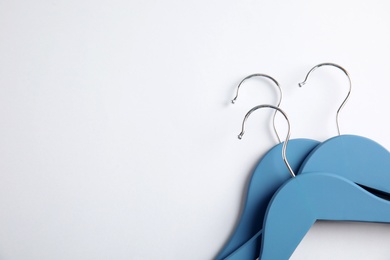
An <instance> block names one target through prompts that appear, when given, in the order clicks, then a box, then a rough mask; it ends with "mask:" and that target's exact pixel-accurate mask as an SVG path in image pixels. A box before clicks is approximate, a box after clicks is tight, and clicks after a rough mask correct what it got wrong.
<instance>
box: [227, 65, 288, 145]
mask: <svg viewBox="0 0 390 260" xmlns="http://www.w3.org/2000/svg"><path fill="white" fill-rule="evenodd" d="M253 77H265V78H268V79H270V80H272V81H273V82H274V83H275V85H276V86H277V87H278V89H279V93H280V98H279V103H278V104H277V106H278V107H279V106H280V103H281V102H282V97H283V94H282V89H281V88H280V85H279V83H278V82H277V81H276V80H275V79H274V78H273V77H271V76H268V75H266V74H260V73H256V74H251V75H249V76H247V77H245V78H244V79H243V80H241V82H240V84H238V86H237V92H236V96H235V97H234V98H233V99H232V104H235V102H236V100H237V98H238V93H239V91H240V87H241V84H242V83H244V81H245V80H247V79H250V78H253ZM276 113H277V111H275V114H274V117H273V127H274V131H275V134H276V137H277V138H278V141H279V143H281V141H280V137H279V135H278V131H277V130H276V126H275V116H276Z"/></svg>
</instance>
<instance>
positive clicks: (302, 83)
mask: <svg viewBox="0 0 390 260" xmlns="http://www.w3.org/2000/svg"><path fill="white" fill-rule="evenodd" d="M321 66H333V67H336V68H338V69H340V70H342V71H343V72H344V73H345V75H346V76H347V77H348V81H349V91H348V94H347V97H346V98H345V99H344V101H343V103H341V105H340V107H339V109H338V110H337V113H336V125H337V132H338V134H339V135H340V127H339V113H340V111H341V109H342V108H343V107H344V105H345V103H347V100H348V99H349V95H350V94H351V90H352V82H351V78H350V76H349V74H348V72H347V71H346V70H345V69H344V68H343V67H341V66H340V65H337V64H334V63H329V62H327V63H321V64H318V65H316V66H314V67H313V68H312V69H311V70H310V71H309V72H308V73H307V75H306V78H305V80H304V81H303V82H301V83H298V85H299V87H302V86H303V85H305V84H306V80H307V78H308V77H309V75H310V73H311V72H312V71H314V70H315V69H317V68H319V67H321Z"/></svg>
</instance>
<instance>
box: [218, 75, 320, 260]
mask: <svg viewBox="0 0 390 260" xmlns="http://www.w3.org/2000/svg"><path fill="white" fill-rule="evenodd" d="M254 76H261V77H266V78H269V79H271V80H272V81H273V82H274V83H275V85H276V86H277V87H278V88H279V91H280V99H279V103H278V105H277V106H279V105H280V103H281V100H282V92H281V88H280V86H279V83H278V82H277V81H276V80H275V79H274V78H272V77H270V76H268V75H266V74H252V75H249V76H247V77H246V78H244V79H243V80H242V81H241V82H240V84H239V85H238V87H237V94H236V97H235V98H234V99H233V100H232V103H234V102H235V101H236V100H237V97H238V94H239V88H240V86H241V84H242V83H243V82H244V81H245V80H247V79H249V78H252V77H254ZM255 110H256V109H255V108H253V109H252V110H250V111H249V112H248V113H247V114H246V116H245V119H244V121H243V124H242V131H243V132H244V130H245V129H244V126H245V122H246V120H247V118H248V117H249V115H250V114H251V113H252V112H253V111H255ZM274 119H275V114H274ZM274 131H275V133H276V135H277V137H278V140H279V141H280V138H279V135H278V133H277V130H276V128H275V125H274ZM243 132H242V133H241V134H240V136H239V138H240V139H241V138H242V135H243V134H244V133H243ZM318 144H319V142H318V141H315V140H310V139H293V140H290V145H289V152H291V154H289V158H290V163H291V167H292V168H293V169H294V170H296V171H297V170H298V169H299V167H300V165H301V163H302V162H303V160H304V159H305V158H306V156H307V155H308V154H309V153H310V151H311V150H312V149H314V147H316V146H317V145H318ZM282 146H283V144H282V143H280V144H278V145H276V146H274V147H273V148H272V149H271V150H270V151H268V152H267V153H266V154H265V155H264V156H263V158H262V159H261V160H260V161H259V163H258V165H257V166H256V168H255V170H254V172H253V174H252V177H251V179H250V181H249V184H248V189H247V195H246V200H245V204H244V207H243V210H242V213H241V215H240V220H239V222H238V224H237V225H236V227H235V230H234V232H233V233H232V235H231V236H230V238H229V240H228V242H227V243H226V244H225V245H224V247H223V248H222V250H221V251H220V252H219V253H218V255H217V256H216V258H215V259H218V260H219V259H231V260H234V259H255V258H256V257H257V256H258V253H259V246H260V239H259V235H260V233H259V231H260V230H261V228H262V220H263V217H264V214H265V211H266V209H267V206H268V203H269V200H270V199H271V197H272V195H273V194H274V192H275V191H276V190H277V189H278V188H279V187H280V185H281V184H283V183H284V182H285V181H286V180H288V178H289V174H290V173H289V172H288V170H287V169H286V168H285V167H284V164H283V161H282V158H281V157H280V153H281V151H282ZM259 220H261V221H259ZM237 251H239V252H237ZM243 255H245V256H247V258H242V256H243ZM252 255H254V256H256V257H253V258H252V257H249V256H252Z"/></svg>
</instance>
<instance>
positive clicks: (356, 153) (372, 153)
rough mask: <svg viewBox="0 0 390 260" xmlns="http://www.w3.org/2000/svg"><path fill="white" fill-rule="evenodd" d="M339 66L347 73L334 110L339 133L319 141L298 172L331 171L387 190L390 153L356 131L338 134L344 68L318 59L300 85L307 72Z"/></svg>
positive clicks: (379, 189) (367, 186)
mask: <svg viewBox="0 0 390 260" xmlns="http://www.w3.org/2000/svg"><path fill="white" fill-rule="evenodd" d="M325 65H328V66H334V67H336V68H339V69H340V70H342V71H343V72H344V74H345V75H346V76H347V77H348V81H349V92H348V95H347V98H346V99H345V100H344V101H343V103H342V104H341V106H340V108H339V109H338V111H337V114H336V122H337V130H338V133H339V136H336V137H333V138H330V139H328V140H327V141H325V142H323V143H321V144H319V145H318V146H317V147H316V148H315V149H313V150H312V151H311V153H310V154H309V155H308V156H307V157H306V159H305V161H304V162H303V163H302V165H301V167H300V169H299V171H298V174H301V173H305V172H313V171H324V172H332V173H334V174H337V175H339V176H342V177H344V178H347V179H349V180H351V181H353V182H355V183H357V184H359V185H361V186H362V187H365V188H370V189H375V190H378V191H381V192H385V193H390V186H389V185H386V184H388V183H390V173H389V169H390V154H389V152H388V151H387V150H386V149H385V148H384V147H382V146H381V145H380V144H378V143H376V142H375V141H373V140H370V139H368V138H365V137H361V136H357V135H340V128H339V125H338V114H339V112H340V110H341V108H342V107H343V106H344V104H345V102H346V101H347V99H348V97H349V95H350V93H351V85H352V84H351V78H350V76H349V74H348V72H347V71H346V70H345V69H344V68H342V67H341V66H339V65H337V64H334V63H322V64H319V65H317V66H315V67H313V68H312V69H311V70H310V71H309V72H308V74H307V75H306V78H305V80H304V81H303V82H302V83H299V85H300V86H302V85H303V84H305V83H306V81H307V79H308V77H309V75H310V74H311V72H313V71H314V70H315V69H317V68H319V67H321V66H325Z"/></svg>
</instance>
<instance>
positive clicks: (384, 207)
mask: <svg viewBox="0 0 390 260" xmlns="http://www.w3.org/2000/svg"><path fill="white" fill-rule="evenodd" d="M317 220H338V221H362V222H385V223H388V222H390V202H389V201H386V200H383V199H381V198H378V197H376V196H374V195H372V194H371V193H369V192H367V191H366V190H364V189H363V188H361V187H359V186H358V185H356V184H355V183H354V182H352V181H350V180H348V179H346V178H344V177H341V176H338V175H335V174H332V173H329V172H316V173H310V174H302V175H299V176H297V177H295V178H292V179H291V180H289V181H288V182H287V183H285V185H283V186H282V187H281V188H280V189H279V190H278V191H277V192H276V193H275V195H274V197H273V198H272V200H271V202H270V204H269V207H268V209H267V213H266V217H265V220H264V225H263V232H264V234H263V243H262V247H261V259H263V260H268V259H269V260H274V259H288V258H289V257H290V256H291V254H292V253H293V252H294V250H295V249H296V247H297V246H298V244H299V243H300V242H301V240H302V239H303V237H304V236H305V235H306V233H307V232H308V231H309V229H310V228H311V226H312V225H313V224H314V223H315V222H316V221H317Z"/></svg>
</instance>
